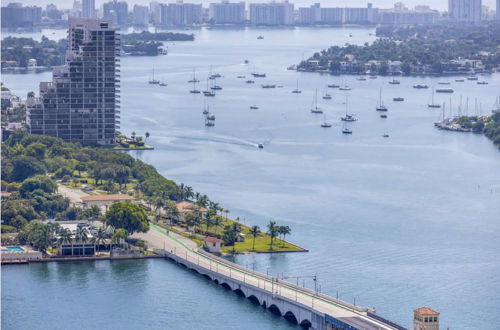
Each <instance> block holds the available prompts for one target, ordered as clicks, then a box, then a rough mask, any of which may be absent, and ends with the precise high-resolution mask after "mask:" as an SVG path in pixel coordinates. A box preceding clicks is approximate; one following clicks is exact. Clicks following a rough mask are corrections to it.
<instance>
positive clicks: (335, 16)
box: [299, 3, 378, 25]
mask: <svg viewBox="0 0 500 330" xmlns="http://www.w3.org/2000/svg"><path fill="white" fill-rule="evenodd" d="M377 12H378V9H375V8H373V6H372V4H371V3H369V4H368V6H367V7H364V8H340V7H334V8H321V7H320V4H319V3H315V4H314V5H312V6H311V7H309V8H299V23H301V24H331V25H336V24H371V23H375V16H376V15H375V14H376V13H377Z"/></svg>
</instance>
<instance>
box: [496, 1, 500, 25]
mask: <svg viewBox="0 0 500 330" xmlns="http://www.w3.org/2000/svg"><path fill="white" fill-rule="evenodd" d="M496 10H497V21H500V0H497V9H496Z"/></svg>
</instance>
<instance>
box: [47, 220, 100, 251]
mask: <svg viewBox="0 0 500 330" xmlns="http://www.w3.org/2000/svg"><path fill="white" fill-rule="evenodd" d="M58 223H59V225H60V226H61V228H62V229H68V230H69V231H70V232H71V234H72V235H73V236H72V239H71V241H70V242H62V243H61V242H60V243H59V244H58V247H57V248H58V250H59V251H58V252H59V255H61V256H93V255H95V252H96V250H97V245H96V243H95V242H94V236H93V235H92V230H87V231H86V234H87V239H86V240H85V241H84V242H82V241H81V240H77V237H76V233H77V231H78V227H88V226H89V224H88V222H87V221H60V222H58ZM107 241H108V240H107ZM58 242H59V239H58ZM100 244H108V243H107V242H104V241H103V242H100Z"/></svg>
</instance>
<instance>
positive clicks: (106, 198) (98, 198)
mask: <svg viewBox="0 0 500 330" xmlns="http://www.w3.org/2000/svg"><path fill="white" fill-rule="evenodd" d="M80 199H81V200H82V203H83V205H84V206H93V205H96V206H99V207H100V208H101V209H104V210H105V211H106V210H107V209H108V207H109V206H111V205H112V204H113V203H116V202H132V201H135V197H132V196H130V195H125V194H109V195H89V196H83V197H81V198H80Z"/></svg>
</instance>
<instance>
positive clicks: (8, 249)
mask: <svg viewBox="0 0 500 330" xmlns="http://www.w3.org/2000/svg"><path fill="white" fill-rule="evenodd" d="M2 251H9V252H12V251H24V249H23V248H22V247H20V246H6V247H5V248H3V249H2Z"/></svg>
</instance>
